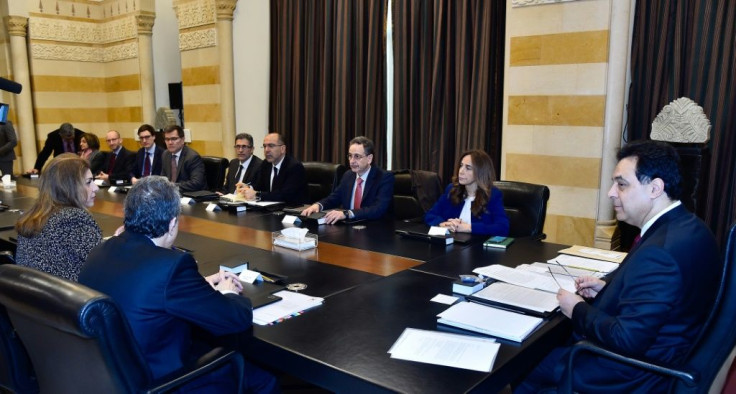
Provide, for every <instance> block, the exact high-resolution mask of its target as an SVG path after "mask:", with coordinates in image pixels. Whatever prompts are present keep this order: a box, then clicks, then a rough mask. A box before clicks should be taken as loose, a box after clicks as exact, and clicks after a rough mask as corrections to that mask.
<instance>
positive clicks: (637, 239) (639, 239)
mask: <svg viewBox="0 0 736 394" xmlns="http://www.w3.org/2000/svg"><path fill="white" fill-rule="evenodd" d="M639 241H641V234H636V237H634V242H632V243H631V249H634V248H635V247H636V245H638V244H639Z"/></svg>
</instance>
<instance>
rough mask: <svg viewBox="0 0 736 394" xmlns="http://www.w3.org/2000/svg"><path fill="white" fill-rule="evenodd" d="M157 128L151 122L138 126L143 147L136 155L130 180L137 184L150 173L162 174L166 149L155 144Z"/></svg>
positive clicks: (139, 138)
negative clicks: (162, 161) (162, 157)
mask: <svg viewBox="0 0 736 394" xmlns="http://www.w3.org/2000/svg"><path fill="white" fill-rule="evenodd" d="M155 132H156V129H154V128H153V126H151V125H150V124H144V125H141V127H139V128H138V142H139V143H140V144H141V148H140V149H138V153H136V155H135V163H134V165H133V175H132V178H131V179H130V181H131V182H132V183H133V184H135V183H136V182H138V180H139V179H140V178H143V177H146V176H149V175H161V156H162V155H163V153H164V150H163V149H161V148H159V147H158V146H157V145H156V144H155V137H154V133H155Z"/></svg>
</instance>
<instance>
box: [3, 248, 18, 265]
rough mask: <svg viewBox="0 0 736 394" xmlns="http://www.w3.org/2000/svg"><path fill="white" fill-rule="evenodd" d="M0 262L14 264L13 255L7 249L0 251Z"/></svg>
mask: <svg viewBox="0 0 736 394" xmlns="http://www.w3.org/2000/svg"><path fill="white" fill-rule="evenodd" d="M0 264H15V256H13V252H11V251H9V250H3V251H0Z"/></svg>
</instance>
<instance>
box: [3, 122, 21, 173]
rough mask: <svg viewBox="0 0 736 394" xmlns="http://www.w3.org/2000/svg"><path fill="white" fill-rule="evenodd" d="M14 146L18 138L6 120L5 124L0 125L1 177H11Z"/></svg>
mask: <svg viewBox="0 0 736 394" xmlns="http://www.w3.org/2000/svg"><path fill="white" fill-rule="evenodd" d="M16 145H18V136H17V135H15V129H14V128H13V122H11V121H10V120H8V121H7V122H5V124H0V172H2V174H3V175H13V161H15V149H14V148H15V146H16Z"/></svg>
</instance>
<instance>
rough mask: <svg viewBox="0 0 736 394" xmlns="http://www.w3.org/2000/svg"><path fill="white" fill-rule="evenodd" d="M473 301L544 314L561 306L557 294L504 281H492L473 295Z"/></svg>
mask: <svg viewBox="0 0 736 394" xmlns="http://www.w3.org/2000/svg"><path fill="white" fill-rule="evenodd" d="M471 299H472V300H473V301H479V302H484V301H488V302H491V303H499V304H504V305H510V306H514V307H516V308H519V309H522V310H525V311H531V312H537V313H538V314H541V315H544V314H547V313H550V312H553V311H554V310H555V309H557V308H558V307H559V306H560V303H559V302H558V301H557V295H556V294H554V293H548V292H545V291H539V290H534V289H529V288H526V287H521V286H514V285H510V284H508V283H504V282H495V283H491V284H490V285H489V286H488V287H486V288H485V289H483V290H481V291H479V292H477V293H475V294H473V295H472V297H471Z"/></svg>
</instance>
